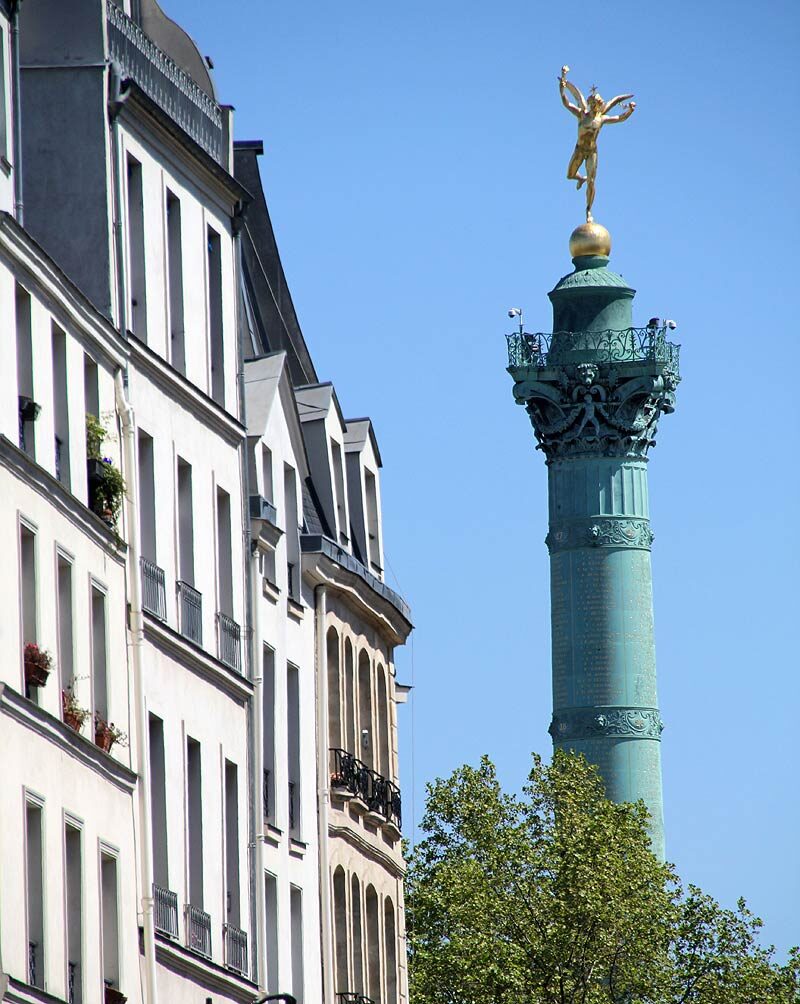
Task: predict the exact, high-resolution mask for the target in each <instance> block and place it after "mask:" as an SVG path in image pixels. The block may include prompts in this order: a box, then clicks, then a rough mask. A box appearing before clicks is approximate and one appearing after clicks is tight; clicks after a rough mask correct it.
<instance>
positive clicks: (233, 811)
mask: <svg viewBox="0 0 800 1004" xmlns="http://www.w3.org/2000/svg"><path fill="white" fill-rule="evenodd" d="M225 884H226V886H227V894H228V897H227V899H228V901H227V903H226V907H227V915H228V923H229V924H233V925H234V926H235V927H239V925H240V923H241V902H240V892H239V777H238V769H237V767H236V764H235V763H231V762H230V760H226V761H225Z"/></svg>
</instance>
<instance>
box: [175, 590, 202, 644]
mask: <svg viewBox="0 0 800 1004" xmlns="http://www.w3.org/2000/svg"><path fill="white" fill-rule="evenodd" d="M176 586H177V589H178V626H179V628H180V632H181V634H182V635H183V637H184V638H188V639H189V641H193V642H194V643H195V644H196V645H202V644H203V597H202V595H201V594H200V593H198V591H197V590H196V589H195V588H194V586H190V585H189V583H188V582H181V581H178V582H177V583H176Z"/></svg>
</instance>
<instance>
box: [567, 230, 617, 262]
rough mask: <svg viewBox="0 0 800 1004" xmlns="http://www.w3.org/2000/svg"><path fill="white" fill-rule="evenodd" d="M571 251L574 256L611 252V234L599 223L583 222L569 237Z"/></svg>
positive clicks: (606, 254)
mask: <svg viewBox="0 0 800 1004" xmlns="http://www.w3.org/2000/svg"><path fill="white" fill-rule="evenodd" d="M569 253H570V254H571V255H572V257H573V258H579V257H581V256H582V255H605V256H606V257H608V256H609V255H610V254H611V234H610V233H609V232H608V231H607V230H606V228H605V227H603V226H601V225H600V224H599V223H581V225H580V226H579V227H575V229H574V230H573V231H572V234H571V236H570V239H569Z"/></svg>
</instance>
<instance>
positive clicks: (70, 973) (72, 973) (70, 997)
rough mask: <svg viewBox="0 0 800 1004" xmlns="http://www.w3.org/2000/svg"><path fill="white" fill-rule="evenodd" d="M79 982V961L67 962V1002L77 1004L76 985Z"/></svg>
mask: <svg viewBox="0 0 800 1004" xmlns="http://www.w3.org/2000/svg"><path fill="white" fill-rule="evenodd" d="M77 984H78V963H77V962H68V963H67V1004H75V987H76V986H77Z"/></svg>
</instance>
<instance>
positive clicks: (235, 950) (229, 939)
mask: <svg viewBox="0 0 800 1004" xmlns="http://www.w3.org/2000/svg"><path fill="white" fill-rule="evenodd" d="M222 936H223V939H224V942H225V965H226V966H227V967H228V969H234V970H235V971H236V972H237V973H241V974H242V975H243V976H246V975H247V933H246V932H245V931H242V930H240V928H238V927H235V926H234V925H233V924H223V926H222Z"/></svg>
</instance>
